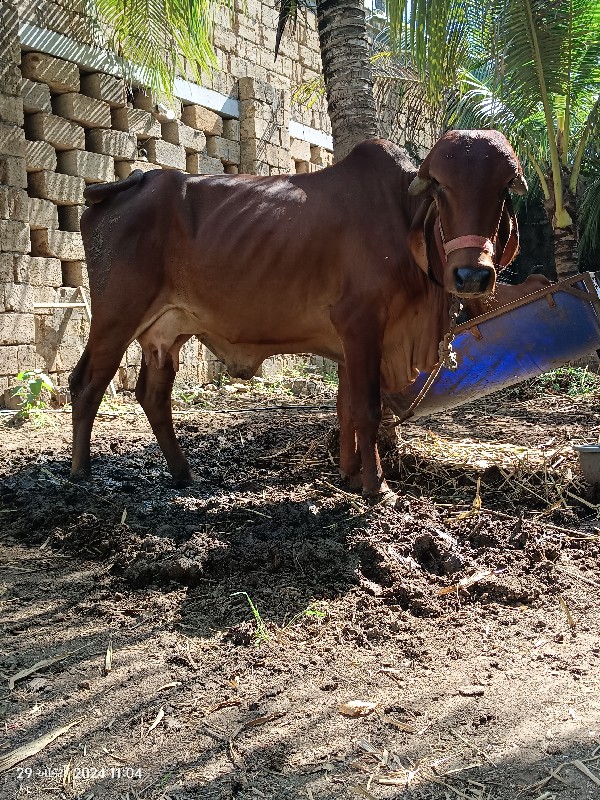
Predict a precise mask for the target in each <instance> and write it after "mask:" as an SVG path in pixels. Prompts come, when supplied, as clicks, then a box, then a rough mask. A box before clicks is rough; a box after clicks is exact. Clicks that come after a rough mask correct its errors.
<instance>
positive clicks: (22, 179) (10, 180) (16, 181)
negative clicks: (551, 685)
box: [0, 155, 27, 189]
mask: <svg viewBox="0 0 600 800" xmlns="http://www.w3.org/2000/svg"><path fill="white" fill-rule="evenodd" d="M0 183H4V184H6V185H7V186H18V187H20V188H22V189H24V188H25V187H26V186H27V170H26V168H25V159H24V158H20V157H17V156H3V155H0Z"/></svg>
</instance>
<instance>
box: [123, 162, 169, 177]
mask: <svg viewBox="0 0 600 800" xmlns="http://www.w3.org/2000/svg"><path fill="white" fill-rule="evenodd" d="M136 169H141V170H142V172H151V171H152V170H153V169H160V167H159V166H158V164H152V163H151V162H150V161H116V162H115V175H116V176H117V178H120V179H121V180H123V179H124V178H128V177H129V176H130V175H131V173H132V172H135V170H136Z"/></svg>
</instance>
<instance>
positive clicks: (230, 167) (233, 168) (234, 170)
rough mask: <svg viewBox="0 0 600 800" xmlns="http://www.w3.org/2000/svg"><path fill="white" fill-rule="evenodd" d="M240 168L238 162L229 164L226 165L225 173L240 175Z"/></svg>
mask: <svg viewBox="0 0 600 800" xmlns="http://www.w3.org/2000/svg"><path fill="white" fill-rule="evenodd" d="M239 173H240V168H239V167H238V166H237V164H227V165H226V167H225V174H226V175H239Z"/></svg>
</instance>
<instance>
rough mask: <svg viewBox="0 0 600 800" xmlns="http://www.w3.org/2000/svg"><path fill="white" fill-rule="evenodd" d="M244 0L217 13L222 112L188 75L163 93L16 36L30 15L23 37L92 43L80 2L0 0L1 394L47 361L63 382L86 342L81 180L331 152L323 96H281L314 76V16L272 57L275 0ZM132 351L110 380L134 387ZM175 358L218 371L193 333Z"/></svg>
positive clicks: (214, 78)
mask: <svg viewBox="0 0 600 800" xmlns="http://www.w3.org/2000/svg"><path fill="white" fill-rule="evenodd" d="M242 5H243V6H244V8H245V13H241V11H240V10H239V9H238V12H237V13H236V15H235V18H234V22H233V27H227V26H226V25H225V24H224V23H225V22H227V19H226V18H225V17H223V18H222V19H221V20H220V22H219V24H218V25H217V29H216V36H215V43H216V49H217V60H218V64H219V69H217V70H215V71H214V73H212V74H211V75H210V76H207V79H206V85H205V86H204V87H203V88H204V89H209V90H212V92H213V94H214V93H219V96H223V97H224V98H225V100H227V101H228V100H229V99H231V100H233V101H235V104H234V105H232V106H226V107H227V108H228V109H229V110H228V112H227V113H226V112H225V111H223V110H219V109H217V110H216V111H215V110H214V109H211V108H207V107H205V106H203V105H202V104H200V103H198V102H193V101H192V100H190V97H189V85H188V86H187V89H186V91H187V92H188V94H187V96H185V97H184V98H183V100H182V101H181V102H179V101H175V102H171V103H167V101H165V99H164V98H155V97H152V96H151V95H150V94H149V93H148V92H146V91H144V90H143V89H132V88H131V87H127V86H126V85H125V83H124V81H123V80H122V79H121V78H119V77H118V76H115V75H114V74H107V73H106V72H103V71H102V70H101V69H99V68H94V66H91V65H90V61H89V58H88V57H87V56H86V58H85V59H83V61H82V60H75V61H70V60H67V59H66V58H58V57H57V55H56V53H54V54H52V53H51V52H47V51H48V50H50V51H51V50H52V46H44V47H40V48H39V49H32V45H31V41H30V39H28V40H27V41H25V42H24V41H23V37H24V34H23V30H24V29H23V25H24V24H25V25H29V26H30V27H29V28H28V29H26V30H25V35H26V36H29V37H30V36H31V30H33V31H34V33H35V31H36V29H37V28H38V27H39V28H43V29H44V31H46V32H47V31H48V30H53V31H56V32H57V33H58V34H66V35H67V36H69V37H70V38H71V40H73V38H74V37H76V39H77V42H83V43H85V44H89V45H93V44H94V34H93V31H91V30H90V28H89V25H88V24H87V22H86V19H85V16H84V14H83V11H84V9H85V4H83V3H82V4H81V13H78V11H77V8H78V6H77V3H75V2H74V0H69V2H68V3H67V0H58V2H50V1H49V0H48V1H44V0H42V2H41V3H40V2H39V0H36V3H35V4H34V3H32V2H31V0H25V1H24V2H23V1H22V2H20V3H19V4H15V3H14V2H7V0H0V8H1V9H2V12H1V13H2V23H3V31H4V40H3V44H2V49H1V52H0V70H1V71H2V80H1V81H0V87H1V89H0V234H1V239H0V294H1V295H2V301H3V302H2V305H0V403H2V402H4V403H6V402H8V401H9V397H10V391H9V387H10V386H11V385H12V383H13V382H14V376H15V375H16V373H17V372H19V371H20V370H23V369H32V368H39V369H43V370H45V371H47V372H48V373H49V374H50V375H51V376H52V378H53V380H54V381H55V383H56V384H57V385H59V386H64V385H66V382H67V380H68V376H69V374H70V372H71V370H72V369H73V367H74V366H75V364H76V362H77V360H78V359H79V356H80V354H81V351H82V348H83V346H84V344H85V341H86V338H87V332H88V329H89V323H88V319H87V315H86V313H85V309H84V308H79V307H65V306H64V304H65V303H70V304H77V303H81V296H80V294H79V289H78V287H83V291H84V292H86V289H87V285H88V282H87V275H86V267H85V260H84V258H85V256H84V251H83V246H82V241H81V234H80V232H79V220H80V217H81V214H82V212H83V208H84V206H83V191H84V189H85V186H86V185H88V184H91V183H102V182H106V181H112V180H115V179H120V178H125V177H127V176H128V175H129V174H130V173H131V172H132V170H134V169H143V170H151V169H178V170H183V171H186V172H188V173H190V174H216V173H227V174H236V173H238V172H250V173H254V174H260V175H273V174H281V173H288V172H309V171H312V170H317V169H321V168H323V167H324V166H327V165H328V164H330V163H331V159H332V155H331V150H330V149H328V148H327V147H324V146H323V142H325V143H327V141H326V135H327V134H328V120H327V117H326V114H325V113H324V105H323V104H321V106H318V105H317V106H315V107H313V109H311V110H310V111H307V110H301V109H297V108H294V109H292V107H291V100H290V98H291V92H290V89H291V86H292V84H293V83H295V82H300V81H304V80H308V79H310V78H313V77H315V76H316V75H317V74H318V71H317V70H318V68H319V51H318V40H317V35H316V30H315V21H314V17H313V16H312V15H310V14H309V15H308V16H307V17H306V19H304V18H302V19H301V20H300V22H299V25H298V27H297V29H296V31H295V32H294V34H293V35H292V36H289V37H284V39H283V42H282V47H281V55H280V57H279V58H278V60H277V62H275V63H274V62H273V48H274V31H275V26H276V19H277V12H276V10H275V9H274V7H273V2H272V0H266V2H259V1H258V0H246V2H245V4H242V3H240V4H239V6H240V7H241V6H242ZM19 22H20V23H21V34H20V33H19ZM31 26H35V27H34V28H32V27H31ZM65 41H67V42H68V40H63V39H60V43H61V47H60V48H57V47H55V50H56V49H58V50H59V52H60V54H61V55H63V53H64V52H67V53H68V48H67V50H66V51H65V47H64V46H63V45H64V43H65ZM42 49H43V50H44V51H45V52H41V50H42ZM88 51H89V48H88ZM74 52H75V51H74ZM86 52H87V51H86ZM90 52H92V51H90ZM92 55H93V52H92ZM113 72H114V70H113ZM193 89H194V87H193V86H192V90H193ZM215 96H216V95H215ZM161 103H163V104H165V103H166V104H167V105H169V106H170V111H171V112H172V113H167V109H166V108H165V107H164V105H161ZM231 109H233V110H234V113H231ZM235 109H237V110H238V111H237V115H236V113H235ZM292 114H293V118H294V121H295V122H296V123H297V125H296V131H298V130H301V128H300V125H298V123H300V124H301V125H304V126H307V125H308V126H310V128H312V129H313V133H314V134H316V139H315V140H316V141H318V142H319V143H318V144H315V143H314V142H313V143H311V142H310V141H307V140H305V139H302V138H294V137H292V136H291V135H290V122H291V120H292ZM302 130H306V129H302ZM309 138H310V136H309ZM312 138H313V139H314V138H315V137H314V136H313V137H312ZM139 363H140V348H139V347H138V346H137V344H134V345H132V346H130V348H129V349H128V351H127V353H126V355H125V357H124V359H123V363H122V366H121V368H120V370H119V374H118V376H117V383H118V384H119V385H121V386H122V387H123V388H125V389H132V388H133V386H134V384H135V380H136V375H137V370H138V368H139ZM181 363H182V368H181V376H182V378H183V379H184V380H190V381H200V382H204V381H208V380H210V379H211V378H212V377H213V376H214V375H215V373H217V372H219V371H220V365H219V364H218V363H217V362H216V360H215V359H214V357H213V356H212V355H211V354H210V353H209V351H208V350H206V348H204V347H203V346H202V345H201V344H200V343H199V342H197V341H196V340H195V339H192V340H191V341H190V342H188V343H187V344H186V345H185V346H184V348H183V350H182V360H181ZM2 398H3V400H2Z"/></svg>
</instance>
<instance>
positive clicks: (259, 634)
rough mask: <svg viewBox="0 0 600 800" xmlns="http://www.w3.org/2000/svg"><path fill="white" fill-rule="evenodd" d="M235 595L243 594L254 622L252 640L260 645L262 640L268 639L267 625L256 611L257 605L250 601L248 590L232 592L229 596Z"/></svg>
mask: <svg viewBox="0 0 600 800" xmlns="http://www.w3.org/2000/svg"><path fill="white" fill-rule="evenodd" d="M237 595H243V596H244V597H245V598H246V600H247V601H248V605H249V606H250V611H252V616H253V617H254V622H255V623H256V629H255V631H254V642H255V644H256V645H257V646H260V645H261V644H263V643H264V642H268V641H269V638H270V637H269V631H268V630H267V626H266V625H265V623H264V622H263V621H262V617H261V616H260V614H259V613H258V609H257V607H256V606H255V605H254V603H253V602H252V600H251V598H250V595H249V594H248V592H234V593H233V594H232V595H231V596H232V597H236V596H237Z"/></svg>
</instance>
